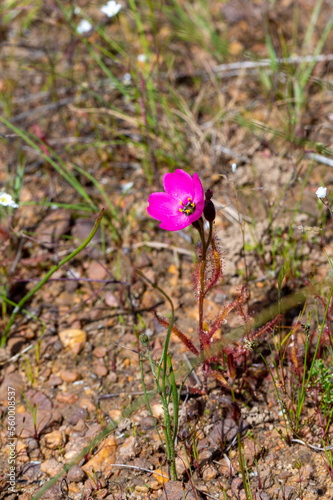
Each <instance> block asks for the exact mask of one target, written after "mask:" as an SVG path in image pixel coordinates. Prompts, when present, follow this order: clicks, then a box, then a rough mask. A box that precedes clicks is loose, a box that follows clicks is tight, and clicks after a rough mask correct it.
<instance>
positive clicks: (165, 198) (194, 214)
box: [147, 168, 205, 231]
mask: <svg viewBox="0 0 333 500" xmlns="http://www.w3.org/2000/svg"><path fill="white" fill-rule="evenodd" d="M163 184H164V189H165V191H166V192H165V193H153V194H151V195H150V196H149V200H148V202H149V206H148V207H147V212H148V213H149V215H151V216H152V217H154V219H157V220H160V221H161V224H160V228H162V229H166V230H167V231H178V230H179V229H184V227H187V226H189V225H190V224H192V222H195V221H196V220H198V219H200V217H201V215H202V212H203V209H204V205H205V197H204V192H203V188H202V185H201V181H200V179H199V176H198V174H194V175H193V179H192V177H191V176H190V175H189V174H187V173H186V172H184V170H181V169H179V168H178V169H177V170H175V171H174V172H173V173H172V174H165V176H164V179H163Z"/></svg>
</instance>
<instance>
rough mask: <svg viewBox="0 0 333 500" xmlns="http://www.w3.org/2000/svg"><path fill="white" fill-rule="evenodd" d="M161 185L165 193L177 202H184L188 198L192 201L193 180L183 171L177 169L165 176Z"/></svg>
mask: <svg viewBox="0 0 333 500" xmlns="http://www.w3.org/2000/svg"><path fill="white" fill-rule="evenodd" d="M163 184H164V189H165V191H166V192H167V193H168V194H169V195H171V196H174V197H175V198H177V199H178V200H182V201H183V202H184V201H185V200H186V199H187V198H188V197H191V198H192V199H193V196H194V188H193V180H192V177H191V176H190V174H188V173H187V172H185V171H184V170H181V169H180V168H177V170H175V171H174V172H173V173H171V174H165V176H164V179H163Z"/></svg>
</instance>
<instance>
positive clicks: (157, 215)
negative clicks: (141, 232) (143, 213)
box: [147, 193, 181, 220]
mask: <svg viewBox="0 0 333 500" xmlns="http://www.w3.org/2000/svg"><path fill="white" fill-rule="evenodd" d="M148 203H149V206H148V207H147V212H148V213H149V215H151V216H152V217H154V219H157V220H164V219H166V218H168V217H174V216H178V214H179V215H181V212H179V208H180V205H179V203H178V201H177V200H176V199H175V198H173V197H172V196H170V195H169V194H167V193H152V194H151V195H150V196H149V199H148Z"/></svg>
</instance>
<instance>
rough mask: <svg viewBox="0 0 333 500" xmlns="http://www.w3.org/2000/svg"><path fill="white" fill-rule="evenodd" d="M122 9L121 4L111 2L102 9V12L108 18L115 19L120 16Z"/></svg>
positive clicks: (111, 0) (113, 0)
mask: <svg viewBox="0 0 333 500" xmlns="http://www.w3.org/2000/svg"><path fill="white" fill-rule="evenodd" d="M120 9H121V5H120V3H117V2H115V0H109V2H107V4H106V5H103V7H101V11H102V12H103V14H105V15H106V16H108V17H113V16H116V15H117V14H118V12H119V11H120Z"/></svg>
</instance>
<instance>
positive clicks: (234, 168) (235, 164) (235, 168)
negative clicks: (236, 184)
mask: <svg viewBox="0 0 333 500" xmlns="http://www.w3.org/2000/svg"><path fill="white" fill-rule="evenodd" d="M236 170H237V163H233V164H232V165H231V171H232V173H233V174H234V173H235V172H236Z"/></svg>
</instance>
